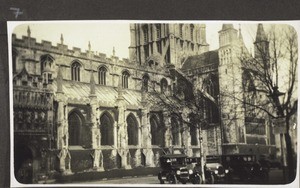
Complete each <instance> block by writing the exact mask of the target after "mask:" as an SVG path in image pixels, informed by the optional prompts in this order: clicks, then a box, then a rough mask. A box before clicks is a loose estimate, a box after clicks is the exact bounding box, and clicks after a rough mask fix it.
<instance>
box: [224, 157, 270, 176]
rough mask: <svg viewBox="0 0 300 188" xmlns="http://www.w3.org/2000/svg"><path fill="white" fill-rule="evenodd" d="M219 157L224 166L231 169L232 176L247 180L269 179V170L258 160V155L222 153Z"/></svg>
mask: <svg viewBox="0 0 300 188" xmlns="http://www.w3.org/2000/svg"><path fill="white" fill-rule="evenodd" d="M219 159H220V163H221V164H222V165H223V166H224V168H226V169H229V170H230V171H229V173H230V175H231V177H232V178H239V179H240V180H242V181H247V182H253V180H259V181H267V180H268V177H269V172H268V170H267V169H266V168H263V166H262V165H261V164H260V163H259V162H258V160H257V159H256V155H248V154H230V155H221V156H219Z"/></svg>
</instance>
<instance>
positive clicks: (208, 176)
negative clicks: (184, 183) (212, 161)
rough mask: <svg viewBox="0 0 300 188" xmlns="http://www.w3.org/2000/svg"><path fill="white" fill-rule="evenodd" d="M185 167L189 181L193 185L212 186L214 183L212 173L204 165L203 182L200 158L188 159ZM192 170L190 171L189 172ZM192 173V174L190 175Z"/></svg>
mask: <svg viewBox="0 0 300 188" xmlns="http://www.w3.org/2000/svg"><path fill="white" fill-rule="evenodd" d="M187 167H188V169H189V172H190V181H191V182H192V183H193V184H202V183H205V184H213V183H215V177H214V172H213V171H212V170H210V169H209V168H207V166H206V165H204V177H205V181H203V179H202V169H201V158H200V157H188V158H187ZM191 170H192V171H191ZM191 172H193V173H191Z"/></svg>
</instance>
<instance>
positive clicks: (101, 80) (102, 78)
mask: <svg viewBox="0 0 300 188" xmlns="http://www.w3.org/2000/svg"><path fill="white" fill-rule="evenodd" d="M106 72H107V70H106V68H105V67H100V68H99V71H98V80H99V84H101V85H106Z"/></svg>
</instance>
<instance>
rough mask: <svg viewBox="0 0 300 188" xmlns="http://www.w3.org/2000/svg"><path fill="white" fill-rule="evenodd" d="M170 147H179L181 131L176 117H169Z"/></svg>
mask: <svg viewBox="0 0 300 188" xmlns="http://www.w3.org/2000/svg"><path fill="white" fill-rule="evenodd" d="M171 130H172V131H171V132H172V145H181V139H180V138H181V131H180V124H179V118H178V116H175V115H174V116H172V117H171Z"/></svg>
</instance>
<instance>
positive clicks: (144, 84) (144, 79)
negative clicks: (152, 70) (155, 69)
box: [142, 74, 150, 91]
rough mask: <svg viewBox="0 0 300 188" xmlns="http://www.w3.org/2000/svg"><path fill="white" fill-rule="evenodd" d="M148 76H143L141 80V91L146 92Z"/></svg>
mask: <svg viewBox="0 0 300 188" xmlns="http://www.w3.org/2000/svg"><path fill="white" fill-rule="evenodd" d="M149 80H150V79H149V75H148V74H144V76H143V78H142V91H148V86H149Z"/></svg>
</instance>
